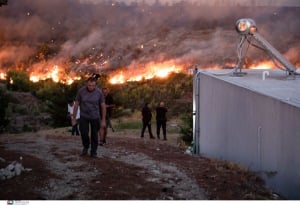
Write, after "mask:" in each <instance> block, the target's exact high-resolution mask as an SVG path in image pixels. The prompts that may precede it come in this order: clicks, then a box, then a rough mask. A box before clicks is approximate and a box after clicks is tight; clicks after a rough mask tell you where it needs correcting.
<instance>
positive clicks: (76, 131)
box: [72, 123, 79, 135]
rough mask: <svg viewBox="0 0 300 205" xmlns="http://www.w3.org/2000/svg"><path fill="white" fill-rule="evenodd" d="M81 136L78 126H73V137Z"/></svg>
mask: <svg viewBox="0 0 300 205" xmlns="http://www.w3.org/2000/svg"><path fill="white" fill-rule="evenodd" d="M75 134H76V135H79V130H78V124H77V123H76V124H75V125H73V126H72V135H75Z"/></svg>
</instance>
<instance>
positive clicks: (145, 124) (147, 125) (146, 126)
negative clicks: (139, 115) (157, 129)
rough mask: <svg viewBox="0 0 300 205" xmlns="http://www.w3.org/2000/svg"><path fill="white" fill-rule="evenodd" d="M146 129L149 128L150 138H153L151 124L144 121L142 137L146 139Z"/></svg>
mask: <svg viewBox="0 0 300 205" xmlns="http://www.w3.org/2000/svg"><path fill="white" fill-rule="evenodd" d="M146 128H148V132H149V135H150V137H151V138H153V134H152V129H151V122H149V121H143V128H142V133H141V137H144V132H145V130H146Z"/></svg>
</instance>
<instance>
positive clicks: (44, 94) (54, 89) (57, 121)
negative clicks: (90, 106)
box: [35, 80, 76, 127]
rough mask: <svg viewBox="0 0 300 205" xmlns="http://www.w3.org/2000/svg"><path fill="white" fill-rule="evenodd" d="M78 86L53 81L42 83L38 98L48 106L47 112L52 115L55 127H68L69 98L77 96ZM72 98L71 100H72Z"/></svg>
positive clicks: (37, 92) (38, 90)
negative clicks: (76, 89)
mask: <svg viewBox="0 0 300 205" xmlns="http://www.w3.org/2000/svg"><path fill="white" fill-rule="evenodd" d="M74 88H76V84H74V86H68V85H65V84H62V83H55V82H53V81H52V80H45V81H43V82H41V83H40V86H39V89H37V91H36V93H35V94H36V96H37V97H38V98H39V99H41V100H43V102H44V103H45V104H46V106H47V112H49V113H50V114H51V117H52V120H53V126H54V127H60V126H68V125H69V120H68V119H67V103H68V100H69V98H71V97H72V98H73V99H74V96H75V92H76V91H75V90H73V89H74ZM72 98H71V99H72Z"/></svg>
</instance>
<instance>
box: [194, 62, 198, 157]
mask: <svg viewBox="0 0 300 205" xmlns="http://www.w3.org/2000/svg"><path fill="white" fill-rule="evenodd" d="M199 87H200V72H199V70H198V68H197V66H195V69H194V79H193V142H194V145H193V150H194V153H195V154H200V146H199V145H200V101H199V96H200V93H199V92H200V89H199Z"/></svg>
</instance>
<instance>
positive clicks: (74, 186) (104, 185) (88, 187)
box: [0, 128, 280, 200]
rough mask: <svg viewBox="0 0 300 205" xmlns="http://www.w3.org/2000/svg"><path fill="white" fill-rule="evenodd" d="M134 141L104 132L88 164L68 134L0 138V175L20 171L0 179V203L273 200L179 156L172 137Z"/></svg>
mask: <svg viewBox="0 0 300 205" xmlns="http://www.w3.org/2000/svg"><path fill="white" fill-rule="evenodd" d="M138 136H139V131H138V130H136V131H132V130H131V131H117V132H113V133H112V132H109V137H108V144H107V145H105V146H103V147H100V146H99V147H98V156H99V158H97V159H94V158H91V157H89V156H85V157H81V156H80V152H81V149H82V147H81V140H80V138H79V137H78V136H71V134H70V132H69V128H60V129H52V130H44V131H39V132H35V133H23V134H13V135H12V134H2V135H0V157H1V158H2V160H0V169H1V168H2V169H4V168H5V167H7V166H8V165H9V164H11V163H12V162H13V161H16V162H18V163H20V164H22V166H23V167H24V170H23V171H22V173H21V174H20V175H19V176H15V177H13V178H11V179H7V180H0V187H1V188H0V199H1V200H8V199H13V200H21V199H23V200H35V199H49V200H57V199H59V200H62V199H68V200H77V199H81V200H135V199H139V200H179V199H185V200H210V199H219V200H240V199H244V200H248V199H256V200H261V199H262V200H273V199H280V197H279V196H278V195H276V194H274V193H272V191H271V190H269V189H267V188H266V187H265V186H264V183H263V181H262V180H261V179H260V178H259V177H257V176H256V175H255V173H252V172H249V171H247V170H246V169H244V168H243V167H241V166H238V165H235V164H232V163H228V162H224V161H218V160H214V159H208V158H204V157H201V156H192V155H189V154H187V153H186V152H185V150H186V148H185V147H184V148H183V147H182V146H179V144H180V143H179V141H178V136H177V135H176V134H172V135H169V138H168V141H162V140H157V139H155V140H151V139H149V138H147V137H145V139H140V138H139V137H138Z"/></svg>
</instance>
